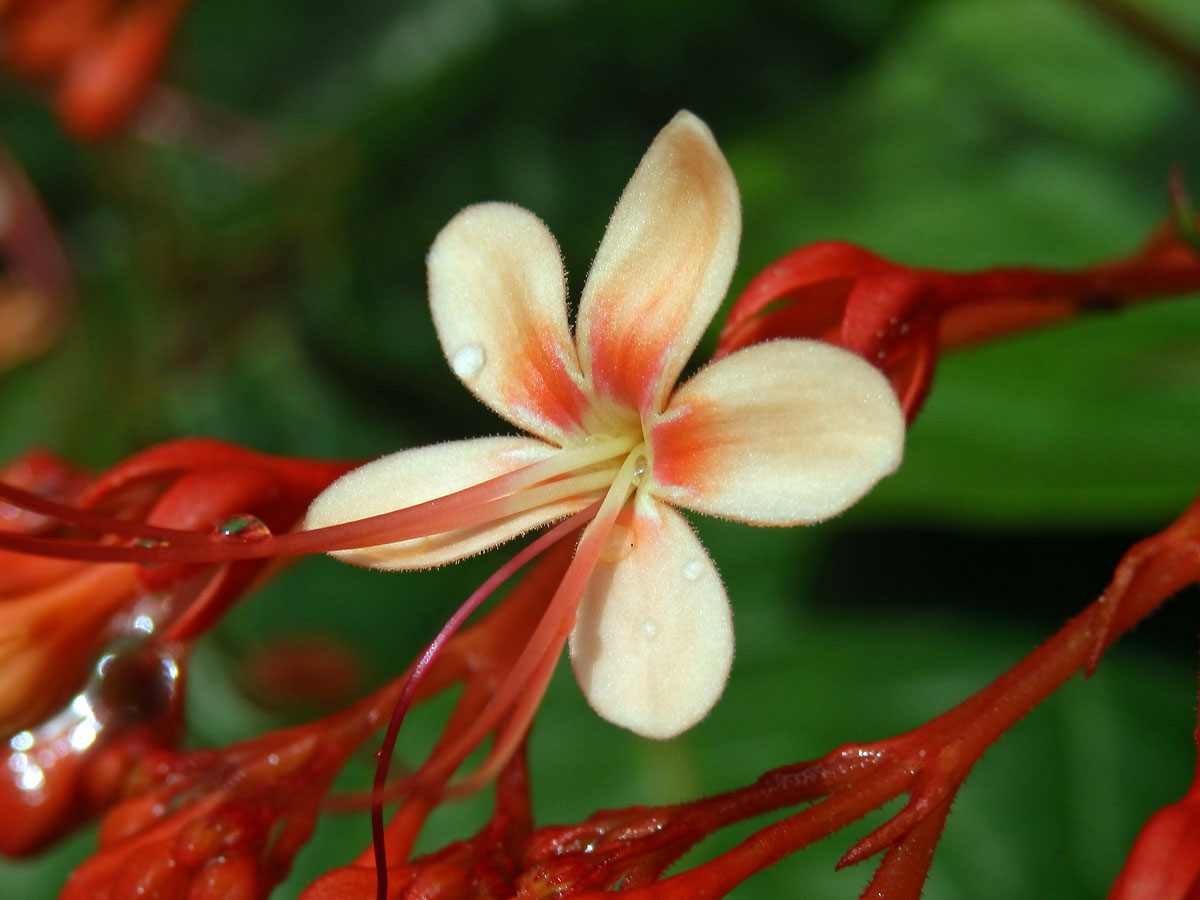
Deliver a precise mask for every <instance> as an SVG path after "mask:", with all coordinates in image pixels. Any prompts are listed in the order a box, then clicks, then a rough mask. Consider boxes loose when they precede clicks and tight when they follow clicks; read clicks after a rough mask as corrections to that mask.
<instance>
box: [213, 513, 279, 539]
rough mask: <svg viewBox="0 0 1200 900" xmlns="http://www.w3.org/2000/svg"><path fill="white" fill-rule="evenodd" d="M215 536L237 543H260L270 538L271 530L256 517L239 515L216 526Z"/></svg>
mask: <svg viewBox="0 0 1200 900" xmlns="http://www.w3.org/2000/svg"><path fill="white" fill-rule="evenodd" d="M217 534H219V535H221V537H227V538H237V539H238V540H239V541H261V540H264V539H265V538H269V537H270V536H271V529H270V528H268V527H267V525H266V523H265V522H263V520H262V519H260V518H258V517H257V516H251V515H247V514H244V513H241V514H238V515H236V516H230V517H229V518H228V519H226V520H225V521H224V522H222V523H221V524H220V525H218V526H217Z"/></svg>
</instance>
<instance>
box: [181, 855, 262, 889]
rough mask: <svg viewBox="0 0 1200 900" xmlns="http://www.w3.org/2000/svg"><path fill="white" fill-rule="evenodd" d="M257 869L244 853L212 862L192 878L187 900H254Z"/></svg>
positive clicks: (256, 885)
mask: <svg viewBox="0 0 1200 900" xmlns="http://www.w3.org/2000/svg"><path fill="white" fill-rule="evenodd" d="M258 896H259V886H258V867H257V866H256V865H255V862H254V860H253V859H252V858H251V857H249V856H246V855H244V854H240V855H236V856H224V857H221V858H219V859H214V860H212V861H211V862H209V863H208V864H207V865H205V866H204V868H203V869H201V870H200V871H199V872H197V873H196V875H195V877H194V878H193V879H192V887H191V890H190V891H188V895H187V900H256V898H257V897H258Z"/></svg>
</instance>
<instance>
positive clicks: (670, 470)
mask: <svg viewBox="0 0 1200 900" xmlns="http://www.w3.org/2000/svg"><path fill="white" fill-rule="evenodd" d="M650 446H651V448H652V453H653V472H652V476H651V479H650V482H649V485H648V487H649V489H650V490H651V491H652V492H653V493H654V495H655V496H657V497H659V498H661V499H664V500H668V501H670V502H671V503H673V504H675V505H676V506H682V507H685V508H687V509H692V510H696V511H697V512H702V513H707V514H708V515H713V516H722V517H724V518H730V519H739V520H742V521H745V522H752V523H754V524H758V525H797V524H802V523H805V522H815V521H818V520H820V519H825V518H828V517H829V516H833V515H836V514H837V513H839V512H842V511H843V510H844V509H846V508H847V507H848V506H850V505H851V504H853V503H854V502H855V501H857V500H858V499H859V498H861V497H862V496H863V495H864V494H865V493H866V492H867V491H868V490H870V489H871V487H872V486H873V485H874V484H875V483H876V482H877V481H879V479H880V478H883V477H884V476H885V475H888V474H890V473H891V472H894V471H895V470H896V467H897V466H899V464H900V458H901V455H902V453H903V449H904V415H903V413H902V412H901V410H900V404H899V403H898V402H897V400H896V395H895V393H894V392H893V390H892V388H891V386H890V385H889V384H888V381H887V379H886V378H884V376H883V375H882V374H881V373H880V372H879V371H878V370H877V369H875V368H874V367H873V366H871V365H870V364H869V363H867V362H866V361H865V360H863V359H862V358H861V357H859V356H856V355H855V354H853V353H850V352H848V351H846V350H842V349H840V348H838V347H834V346H832V345H830V344H824V343H821V342H819V341H807V340H805V341H801V340H780V341H772V342H770V343H766V344H756V345H754V346H752V347H748V348H746V349H745V350H739V351H738V352H736V353H733V354H731V355H729V356H727V357H725V358H724V359H720V360H718V361H717V362H715V363H712V364H711V365H709V366H707V367H706V368H704V369H702V370H701V371H700V372H698V373H697V374H696V375H695V377H693V378H692V379H690V380H689V381H688V382H687V383H686V384H684V385H682V386H681V387H680V388H679V389H678V390H677V391H676V392H675V394H674V395H673V396H672V397H671V400H670V403H669V404H668V407H667V409H666V411H665V412H664V413H663V415H662V416H661V417H659V419H658V421H657V422H656V423H654V424H653V425H652V427H651V429H650Z"/></svg>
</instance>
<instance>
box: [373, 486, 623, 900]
mask: <svg viewBox="0 0 1200 900" xmlns="http://www.w3.org/2000/svg"><path fill="white" fill-rule="evenodd" d="M599 507H600V505H599V504H595V505H593V506H592V507H591V508H590V509H587V510H584V511H583V512H581V513H579V514H577V515H575V516H572V517H571V518H570V519H568V520H567V521H565V522H560V523H559V524H558V525H557V526H555V527H554V528H552V529H550V530H549V531H547V532H546V533H545V534H543V535H542V536H541V537H539V538H538V539H537V540H535V541H533V542H532V543H531V544H529V545H528V546H527V547H525V549H523V550H522V551H521V552H520V553H518V554H517V555H516V556H514V557H513V558H512V559H510V560H509V561H508V562H507V563H505V564H504V565H503V566H501V567H500V569H498V570H497V571H496V572H495V573H494V574H493V575H492V576H491V577H490V578H488V580H487V581H485V582H484V583H483V584H482V585H480V586H479V588H478V589H477V590H476V591H475V592H474V593H473V594H471V596H470V597H468V598H467V599H466V601H465V602H464V603H463V604H462V606H460V607H459V608H458V609H457V610H456V611H455V613H454V615H452V616H451V617H450V619H449V621H447V622H446V624H445V625H443V626H442V629H441V631H439V632H438V633H437V635H436V636H435V637H434V639H433V640H432V641H430V642H429V646H428V647H426V648H425V651H424V653H422V654H421V656H420V658H419V659H418V660H417V662H416V663H415V664H414V665H413V667H412V670H411V672H410V673H409V675H408V677H407V678H406V679H405V681H404V687H403V688H402V690H401V692H400V697H399V699H397V700H396V703H395V707H394V709H393V710H392V716H391V719H390V720H389V722H388V728H387V732H386V734H385V735H384V739H383V745H382V747H381V748H380V751H379V765H378V766H377V767H376V770H375V782H374V785H373V787H372V791H371V831H372V835H373V838H374V847H375V865H376V873H377V878H378V885H379V887H378V890H379V896H381V897H384V898H386V897H387V849H386V841H385V838H384V834H383V801H384V794H385V789H386V785H387V773H388V767H389V764H390V762H391V758H392V751H393V749H394V748H395V745H396V738H397V736H398V734H399V732H400V725H401V723H403V721H404V716H405V714H406V713H407V712H408V710H409V708H410V707H411V706H412V702H413V698H414V697H415V696H416V692H417V689H418V688H419V687H420V684H421V682H422V680H423V679H424V677H425V675H426V673H427V672H428V671H429V670H430V669H431V668H432V666H433V664H434V662H436V661H437V658H438V656H439V655H440V654H441V652H442V650H443V648H444V647H445V646H446V644H447V643H448V642H449V640H450V639H451V638H452V637H453V636H454V634H455V633H456V632H457V631H458V629H459V628H460V627H461V626H462V624H463V623H464V622H465V621H466V620H467V618H468V617H469V616H470V615H471V614H472V613H473V612H475V610H476V609H478V608H479V606H480V604H482V603H483V601H484V600H486V599H487V598H488V597H489V596H491V594H492V593H493V592H494V591H495V590H496V588H498V587H499V586H500V585H501V584H503V583H504V582H505V581H507V580H508V579H509V578H510V577H512V575H513V574H514V573H515V572H516V571H517V570H518V569H520V568H521V567H522V566H524V565H525V564H526V563H528V562H529V561H530V560H532V559H534V558H535V557H536V556H538V555H539V554H540V553H542V552H544V551H545V550H546V549H547V548H548V547H550V546H551V545H552V544H554V543H556V542H558V541H559V540H561V539H562V538H563V537H564V536H566V535H567V534H569V533H570V532H571V531H574V530H575V529H577V528H579V527H580V526H581V525H582V524H583V522H586V521H587V520H588V519H589V518H591V517H592V516H593V515H595V513H596V512H597V511H598V509H599Z"/></svg>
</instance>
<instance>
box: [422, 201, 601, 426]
mask: <svg viewBox="0 0 1200 900" xmlns="http://www.w3.org/2000/svg"><path fill="white" fill-rule="evenodd" d="M428 267H429V305H430V309H431V310H432V312H433V324H434V327H435V328H436V329H437V334H438V340H439V341H441V344H442V352H443V353H445V355H446V360H447V361H448V362H449V363H450V368H451V369H453V370H454V374H455V375H457V376H458V377H459V378H460V379H461V380H462V382H463V384H465V385H466V386H467V388H468V389H469V390H470V391H471V393H473V394H474V395H475V396H476V397H478V398H479V399H480V400H482V401H483V402H484V403H486V404H487V405H488V406H490V407H491V408H492V409H494V410H495V411H496V412H498V413H499V414H500V415H502V416H503V417H504V418H506V419H508V421H510V422H512V423H513V424H514V425H517V426H519V427H521V428H524V429H525V430H526V431H530V432H532V433H534V434H537V435H540V436H541V437H544V438H546V439H547V440H550V441H553V442H555V443H562V442H563V438H564V437H565V436H566V435H568V434H573V433H577V432H579V431H580V429H581V423H582V421H583V416H584V412H585V410H586V408H587V402H586V400H585V398H584V395H583V392H582V390H581V388H580V385H581V384H582V382H583V376H582V374H581V372H580V369H579V362H578V360H577V358H576V356H575V345H574V343H573V342H572V340H571V332H570V329H569V327H568V325H567V301H566V284H565V281H564V278H563V269H562V261H561V259H560V257H559V252H558V245H557V244H556V243H555V241H554V237H553V236H552V235H551V234H550V232H549V231H548V230H547V229H546V226H545V225H543V224H542V222H541V220H540V219H538V218H537V217H536V216H535V215H533V214H532V213H529V212H526V211H525V210H523V209H520V208H518V207H516V206H510V205H508V204H505V203H483V204H479V205H478V206H470V207H467V208H466V209H464V210H463V211H462V212H460V213H459V214H458V215H457V216H455V217H454V218H453V219H451V220H450V223H449V224H448V225H447V226H446V227H445V228H443V229H442V231H441V233H440V234H438V236H437V239H436V240H435V241H434V242H433V247H432V248H431V249H430V251H429V258H428Z"/></svg>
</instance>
